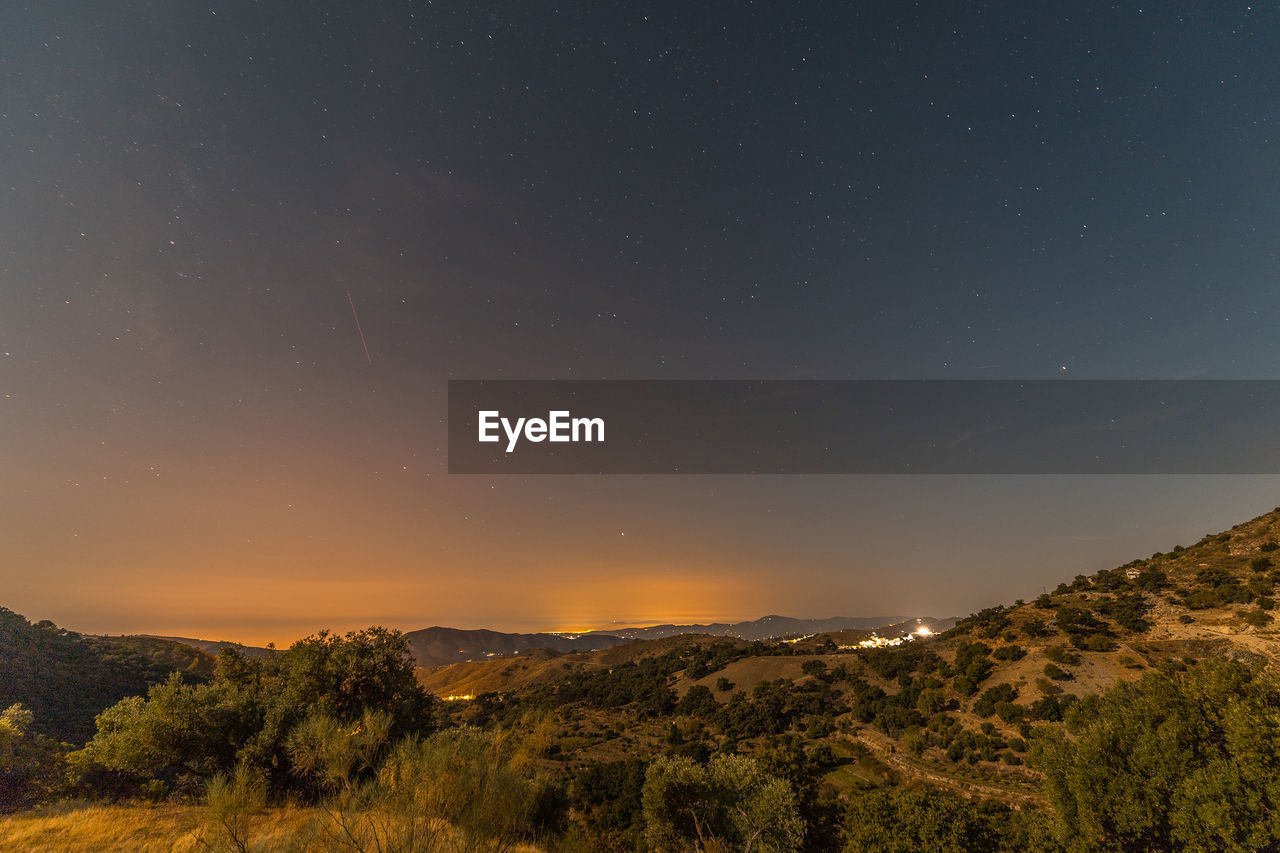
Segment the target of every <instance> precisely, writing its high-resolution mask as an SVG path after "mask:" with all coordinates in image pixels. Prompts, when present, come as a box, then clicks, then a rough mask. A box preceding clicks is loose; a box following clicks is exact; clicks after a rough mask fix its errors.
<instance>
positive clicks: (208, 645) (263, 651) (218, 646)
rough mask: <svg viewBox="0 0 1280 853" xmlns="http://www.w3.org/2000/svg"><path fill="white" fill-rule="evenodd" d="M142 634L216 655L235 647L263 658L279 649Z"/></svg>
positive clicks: (250, 654)
mask: <svg viewBox="0 0 1280 853" xmlns="http://www.w3.org/2000/svg"><path fill="white" fill-rule="evenodd" d="M142 636H145V637H149V638H151V639H153V640H167V641H169V642H171V643H182V645H184V646H191V648H193V649H199V650H200V651H202V652H204V653H205V654H208V655H212V656H213V657H215V658H216V657H217V656H218V653H219V652H221V651H222V650H223V649H235V650H236V651H237V652H239V653H240V655H241V656H242V657H245V658H251V659H252V658H265V657H270V656H271V655H275V654H279V653H280V650H279V649H268V648H263V647H262V646H246V645H243V644H241V643H235V642H232V641H230V640H198V639H194V638H192V637H160V636H157V635H154V634H144V635H142Z"/></svg>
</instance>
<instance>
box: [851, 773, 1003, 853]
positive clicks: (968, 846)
mask: <svg viewBox="0 0 1280 853" xmlns="http://www.w3.org/2000/svg"><path fill="white" fill-rule="evenodd" d="M1007 811H1008V810H1007V809H1004V810H1001V809H1000V808H999V807H995V808H992V807H989V806H988V807H984V806H980V805H977V804H975V803H972V802H970V801H968V800H965V799H962V798H961V797H959V796H957V795H955V794H952V793H950V792H947V791H943V790H941V789H937V788H930V787H925V786H912V787H907V788H883V789H880V790H876V791H868V792H866V793H862V794H859V795H856V796H855V797H854V799H853V801H852V802H851V803H850V804H849V810H848V813H847V819H846V824H845V847H844V850H845V853H915V851H920V850H928V851H930V853H984V851H991V853H995V851H997V850H1005V849H1019V848H1018V847H1016V846H1007V845H1005V844H1002V843H1001V833H1000V828H1001V824H1002V820H1003V821H1007V819H1008V816H1007ZM1023 849H1025V847H1023Z"/></svg>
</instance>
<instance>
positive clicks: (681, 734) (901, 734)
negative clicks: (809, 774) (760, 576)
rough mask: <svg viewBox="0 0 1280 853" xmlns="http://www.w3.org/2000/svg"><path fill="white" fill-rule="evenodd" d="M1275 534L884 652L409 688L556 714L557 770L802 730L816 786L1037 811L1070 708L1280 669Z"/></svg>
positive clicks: (612, 656) (1221, 544)
mask: <svg viewBox="0 0 1280 853" xmlns="http://www.w3.org/2000/svg"><path fill="white" fill-rule="evenodd" d="M1278 539H1280V509H1277V511H1275V512H1272V513H1268V514H1266V515H1264V516H1260V517H1259V518H1256V519H1253V520H1251V521H1248V522H1245V523H1242V524H1239V525H1237V526H1235V527H1233V528H1231V529H1230V530H1228V531H1224V532H1222V533H1217V534H1211V535H1207V536H1205V537H1203V538H1202V539H1201V540H1200V541H1198V542H1196V543H1194V544H1192V545H1188V546H1185V547H1184V546H1177V547H1175V548H1173V549H1172V550H1171V551H1169V552H1167V553H1158V554H1154V555H1152V556H1151V557H1148V558H1145V559H1139V560H1134V561H1132V562H1130V563H1127V564H1125V565H1123V566H1120V567H1117V568H1114V569H1108V570H1104V571H1100V572H1097V573H1095V574H1093V575H1091V576H1085V575H1079V576H1077V577H1076V578H1074V579H1073V580H1071V581H1069V582H1066V583H1063V584H1061V585H1060V586H1058V587H1057V588H1056V589H1055V590H1054V591H1053V592H1050V593H1047V594H1045V595H1042V596H1040V597H1039V598H1038V599H1036V600H1035V601H1032V602H1025V601H1018V602H1015V603H1013V604H1011V605H1006V606H996V607H991V608H988V609H986V610H983V611H981V612H979V613H977V614H974V615H973V616H970V617H968V618H965V619H962V620H959V622H958V623H957V624H956V625H955V627H953V628H951V629H950V630H947V631H945V632H944V633H941V634H939V635H937V636H933V637H927V638H922V639H913V640H911V641H909V642H906V643H903V644H901V645H897V646H887V647H881V648H856V646H857V643H858V640H859V639H860V638H862V637H864V636H866V635H863V634H859V633H857V632H847V631H846V632H835V633H820V634H817V635H814V636H811V637H807V638H806V639H804V640H803V641H802V642H790V643H787V642H783V643H763V642H756V643H747V642H745V641H742V640H732V641H725V640H719V641H717V640H714V639H712V638H697V639H696V640H695V639H694V638H689V637H673V638H668V639H665V640H663V641H658V642H657V643H628V644H624V645H619V646H615V647H613V648H610V649H608V650H607V651H602V652H594V653H588V654H579V655H568V656H564V657H561V658H555V659H542V660H538V661H522V662H520V663H519V664H514V663H512V662H499V661H490V662H475V663H472V664H467V665H459V666H455V667H448V668H445V669H440V670H435V671H431V672H420V680H421V681H422V682H423V683H424V685H426V686H427V687H428V689H429V690H431V691H432V692H436V693H437V694H438V695H452V696H459V695H462V696H470V695H475V696H477V697H480V694H482V693H485V694H491V695H493V696H494V697H496V698H497V701H498V702H499V704H496V705H495V704H494V699H492V698H491V699H486V700H483V701H481V699H483V697H481V699H477V701H476V702H467V701H454V702H451V703H449V704H450V709H451V713H452V714H454V715H455V717H457V718H458V719H465V720H468V721H479V722H483V721H485V720H488V719H493V718H496V719H511V718H513V715H515V716H518V715H519V714H520V713H521V709H527V708H534V707H539V708H553V709H554V712H555V718H556V720H557V721H559V726H560V727H559V728H558V730H557V732H558V736H559V737H560V743H561V748H560V749H559V751H558V752H557V764H558V765H560V766H563V767H564V769H565V770H566V771H569V770H570V768H573V770H572V772H581V771H582V770H583V769H585V768H590V767H593V766H596V765H598V764H599V763H600V762H606V763H607V762H610V761H617V760H621V757H622V756H625V755H628V754H641V755H643V754H653V753H656V752H661V751H664V750H666V749H669V748H670V744H669V743H668V741H671V742H678V743H679V744H681V746H680V749H681V750H686V751H687V750H693V751H694V753H697V754H703V755H706V754H714V753H715V752H716V751H717V750H721V749H724V748H725V747H726V745H727V744H736V746H737V748H738V749H746V750H748V751H753V750H756V749H763V748H776V746H775V747H769V744H775V745H776V743H777V742H778V741H777V739H778V738H786V737H798V738H799V743H801V744H802V745H803V746H802V751H803V753H804V754H805V755H806V756H808V757H809V758H808V759H807V760H810V761H812V762H814V767H813V772H815V773H817V774H818V775H819V776H820V777H821V779H822V780H823V785H824V786H825V787H827V788H829V790H831V791H835V792H845V793H848V792H850V791H855V790H858V789H862V788H865V787H867V786H875V785H880V784H883V783H885V782H886V781H890V780H897V781H899V782H904V781H912V780H914V781H918V782H923V783H927V784H931V785H935V786H942V787H945V788H948V789H950V790H952V791H954V792H956V793H958V794H961V795H962V796H965V797H973V796H979V797H984V798H993V799H996V800H998V801H1002V802H1004V803H1007V804H1009V805H1021V804H1028V803H1030V804H1039V805H1040V806H1043V805H1044V800H1043V799H1042V795H1041V793H1040V773H1039V772H1037V771H1036V770H1035V769H1032V768H1030V767H1028V766H1027V763H1026V762H1027V756H1028V748H1029V743H1030V742H1031V741H1032V740H1033V739H1034V738H1036V737H1037V736H1038V735H1037V733H1038V732H1041V731H1042V730H1043V731H1047V730H1048V728H1052V727H1055V726H1059V725H1060V723H1061V721H1062V720H1063V718H1064V716H1065V715H1066V714H1067V713H1068V711H1069V709H1070V708H1071V706H1072V704H1073V703H1074V702H1075V701H1077V700H1078V698H1079V697H1081V696H1084V695H1086V694H1092V693H1100V692H1103V691H1105V690H1107V689H1108V688H1110V687H1112V686H1114V685H1115V684H1117V683H1120V682H1132V681H1135V680H1137V679H1139V678H1140V677H1141V676H1142V675H1143V674H1144V673H1147V672H1155V671H1161V672H1174V673H1176V672H1178V671H1180V670H1185V669H1186V668H1187V667H1188V665H1189V664H1190V663H1191V662H1193V661H1195V660H1200V659H1204V658H1225V659H1232V660H1238V661H1243V662H1247V663H1263V662H1267V663H1274V662H1276V661H1277V660H1280V630H1277V628H1276V623H1275V622H1274V621H1273V617H1272V608H1274V606H1275V604H1274V600H1273V598H1272V596H1273V592H1274V590H1275V586H1276V584H1277V583H1280V568H1278V567H1277V566H1276V565H1274V563H1275V562H1276V561H1277V560H1278V559H1280V545H1277V540H1278ZM938 627H942V626H938ZM1046 727H1048V728H1046ZM676 732H678V736H677V734H675V733H676ZM664 744H666V745H665V746H664Z"/></svg>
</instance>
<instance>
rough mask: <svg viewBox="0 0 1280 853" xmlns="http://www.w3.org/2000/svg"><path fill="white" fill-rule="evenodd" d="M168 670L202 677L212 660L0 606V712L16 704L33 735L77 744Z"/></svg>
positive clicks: (179, 647) (162, 643)
mask: <svg viewBox="0 0 1280 853" xmlns="http://www.w3.org/2000/svg"><path fill="white" fill-rule="evenodd" d="M170 672H182V673H184V674H185V675H186V676H187V677H189V678H190V679H192V680H201V679H204V678H208V677H209V676H210V675H211V674H212V672H213V659H212V658H211V657H210V656H209V655H207V654H205V653H203V652H201V651H199V650H196V649H192V648H190V647H189V646H186V645H183V644H181V643H176V642H172V641H169V640H161V639H156V638H153V637H135V636H123V637H95V636H87V635H81V634H77V633H75V632H74V631H68V630H65V629H63V628H59V627H58V626H57V625H54V624H53V623H52V622H48V621H43V622H37V623H35V624H34V625H33V624H31V623H30V622H28V621H27V620H26V619H25V618H24V617H22V616H20V615H18V614H17V613H14V612H13V611H12V610H9V609H7V608H3V607H0V710H3V709H4V708H7V707H9V705H11V704H13V703H15V702H21V703H22V704H23V705H25V706H26V708H27V709H28V710H30V711H31V712H32V713H33V714H34V721H33V723H32V726H33V728H34V730H35V731H37V732H40V733H42V734H46V735H49V736H50V737H53V738H56V739H58V740H65V741H68V742H71V743H82V742H84V740H85V739H86V738H88V737H89V736H90V735H92V734H93V728H94V727H93V718H94V716H95V715H96V714H97V713H98V712H99V711H101V710H102V709H103V708H106V707H107V706H108V705H112V704H114V703H115V702H117V701H119V700H120V699H123V698H124V697H125V696H136V695H139V694H144V693H146V692H147V688H148V687H149V686H151V685H152V684H156V683H158V682H161V681H164V680H165V678H167V677H168V675H169V673H170Z"/></svg>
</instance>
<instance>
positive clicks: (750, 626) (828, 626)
mask: <svg viewBox="0 0 1280 853" xmlns="http://www.w3.org/2000/svg"><path fill="white" fill-rule="evenodd" d="M903 621H905V618H904V617H902V616H832V617H830V618H827V619H794V618H792V617H790V616H776V615H775V616H764V617H761V618H760V619H754V620H752V621H750V622H712V623H710V624H706V625H650V626H648V627H642V628H618V629H616V630H615V629H613V628H610V629H608V631H607V633H608V634H610V635H613V636H615V637H623V638H625V639H628V640H652V639H656V638H658V637H675V636H678V635H680V634H706V635H707V636H710V637H737V638H738V639H740V640H775V639H779V638H781V637H797V636H804V635H807V634H821V633H825V632H829V631H848V630H854V631H869V630H871V629H873V628H883V627H885V626H888V625H892V624H895V623H899V622H903ZM594 633H595V632H590V633H588V634H585V635H584V636H588V637H589V636H592V635H593V634H594ZM602 633H604V632H602Z"/></svg>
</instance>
